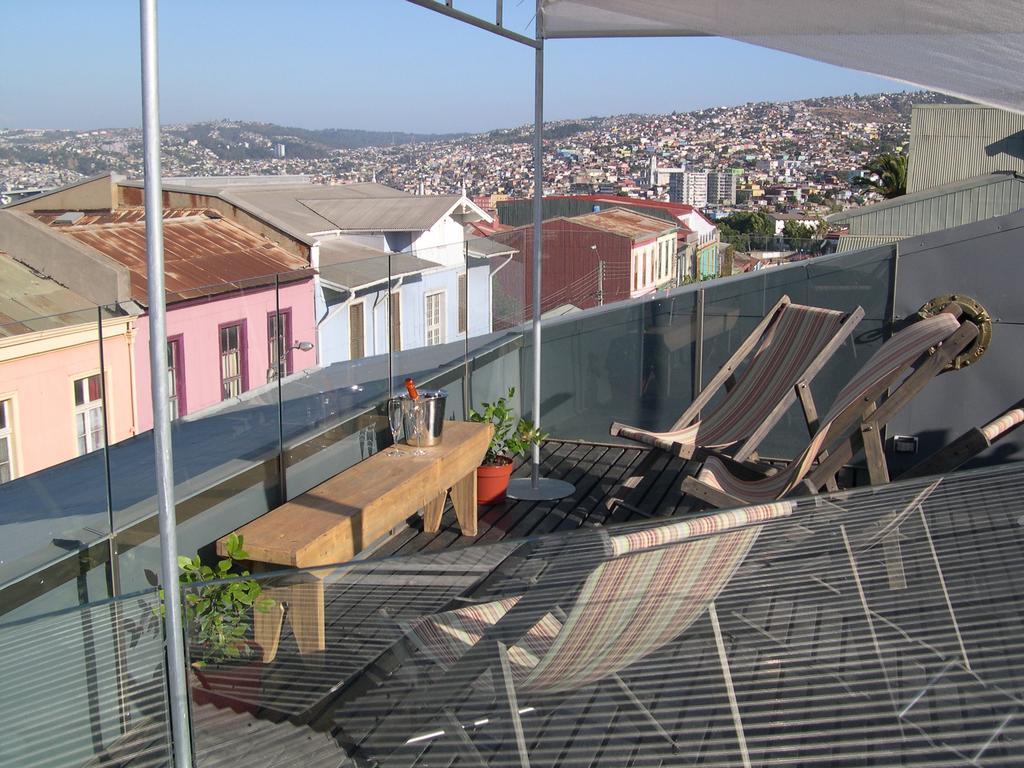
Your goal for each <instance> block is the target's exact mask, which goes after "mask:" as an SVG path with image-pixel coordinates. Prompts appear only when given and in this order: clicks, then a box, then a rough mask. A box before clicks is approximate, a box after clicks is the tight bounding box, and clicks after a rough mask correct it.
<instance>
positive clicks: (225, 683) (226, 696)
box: [192, 646, 263, 712]
mask: <svg viewBox="0 0 1024 768" xmlns="http://www.w3.org/2000/svg"><path fill="white" fill-rule="evenodd" d="M256 647H257V649H258V646H256ZM262 683H263V662H262V660H261V659H260V657H259V656H256V658H255V659H251V660H245V661H238V662H235V663H230V664H203V665H202V666H197V665H195V664H193V665H192V700H193V701H194V702H195V703H196V704H197V705H199V704H213V705H214V706H215V707H221V708H223V707H227V708H230V709H232V710H234V711H235V712H256V711H257V710H259V708H260V706H261V702H260V699H261V698H262V697H261V693H262V691H261V687H262Z"/></svg>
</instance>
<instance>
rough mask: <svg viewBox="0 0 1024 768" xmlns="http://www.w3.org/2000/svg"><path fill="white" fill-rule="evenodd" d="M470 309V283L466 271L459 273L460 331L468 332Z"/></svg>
mask: <svg viewBox="0 0 1024 768" xmlns="http://www.w3.org/2000/svg"><path fill="white" fill-rule="evenodd" d="M468 311H469V284H468V283H467V282H466V273H465V272H463V273H462V274H461V275H459V333H465V332H466V324H467V314H466V313H467V312H468Z"/></svg>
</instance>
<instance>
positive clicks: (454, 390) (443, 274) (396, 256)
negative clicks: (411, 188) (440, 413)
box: [387, 239, 491, 419]
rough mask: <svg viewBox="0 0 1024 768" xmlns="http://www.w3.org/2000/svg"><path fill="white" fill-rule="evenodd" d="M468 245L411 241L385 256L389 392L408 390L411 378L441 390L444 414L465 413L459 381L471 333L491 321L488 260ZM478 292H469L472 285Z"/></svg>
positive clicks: (484, 330) (423, 387) (482, 331)
mask: <svg viewBox="0 0 1024 768" xmlns="http://www.w3.org/2000/svg"><path fill="white" fill-rule="evenodd" d="M468 246H469V244H468V242H466V241H465V240H456V239H453V240H452V241H451V242H449V243H444V244H441V245H438V246H434V247H418V246H416V245H413V246H411V247H410V248H409V249H407V250H406V251H403V252H398V253H391V254H389V255H388V269H389V272H390V276H391V286H390V289H389V291H388V297H387V301H388V303H389V304H390V305H391V306H392V307H393V308H394V309H396V311H394V312H392V313H391V316H390V318H389V336H390V338H391V342H392V343H391V371H390V374H391V392H392V394H393V395H395V396H402V395H405V394H406V387H405V383H404V382H405V380H406V379H412V380H413V382H414V384H415V386H416V387H417V388H418V389H421V390H424V391H425V392H433V391H438V390H443V391H444V392H445V395H446V399H445V407H444V411H445V417H446V418H457V419H463V418H465V416H466V408H465V402H464V398H463V389H462V383H463V381H464V379H465V375H466V360H467V350H468V346H469V339H470V337H471V335H477V336H480V335H485V334H486V333H487V332H488V330H489V328H490V326H491V318H490V315H491V306H490V298H489V296H488V295H487V294H488V287H489V280H488V277H489V273H490V264H489V262H488V261H487V260H486V259H481V258H476V257H474V258H472V259H471V258H470V256H469V247H468ZM471 288H473V289H477V291H478V293H479V294H480V295H474V296H471V295H470V289H471Z"/></svg>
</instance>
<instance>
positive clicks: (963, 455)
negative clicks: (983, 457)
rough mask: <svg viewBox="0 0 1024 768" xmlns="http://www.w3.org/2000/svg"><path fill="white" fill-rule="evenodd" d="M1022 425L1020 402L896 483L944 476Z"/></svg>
mask: <svg viewBox="0 0 1024 768" xmlns="http://www.w3.org/2000/svg"><path fill="white" fill-rule="evenodd" d="M1021 424H1024V400H1021V401H1020V402H1018V403H1016V404H1015V405H1013V406H1011V407H1010V408H1008V409H1007V410H1006V411H1005V412H1003V413H1002V414H1001V415H1000V416H998V417H997V418H995V419H993V420H992V421H990V422H989V423H988V424H985V425H984V426H981V427H971V428H970V429H969V430H967V431H966V432H964V433H963V434H962V435H960V437H958V438H956V440H953V441H952V442H950V443H949V444H948V445H946V446H945V447H944V448H941V449H939V450H938V451H936V452H935V453H933V454H932V455H931V456H929V457H928V458H926V459H924V460H923V461H921V462H919V463H917V464H915V465H914V466H913V467H911V468H910V469H908V470H907V471H906V472H904V473H903V474H901V475H900V476H899V478H897V479H899V480H909V479H911V478H915V477H927V476H929V475H944V474H947V473H949V472H952V471H953V470H955V469H959V468H960V467H961V466H963V465H964V464H966V463H967V462H968V461H970V460H971V459H973V458H974V457H975V456H977V455H978V454H979V453H981V452H982V451H984V450H986V449H988V448H990V447H991V446H992V445H994V444H995V443H996V442H998V441H999V440H1002V439H1003V438H1004V437H1006V436H1007V435H1009V434H1010V433H1011V432H1013V431H1014V430H1016V429H1018V428H1019V427H1020V426H1021Z"/></svg>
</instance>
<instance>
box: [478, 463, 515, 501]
mask: <svg viewBox="0 0 1024 768" xmlns="http://www.w3.org/2000/svg"><path fill="white" fill-rule="evenodd" d="M511 476H512V460H511V459H505V463H504V464H484V465H482V466H479V467H477V468H476V501H477V504H497V503H498V502H500V501H504V500H505V491H507V490H508V480H509V478H510V477H511Z"/></svg>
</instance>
